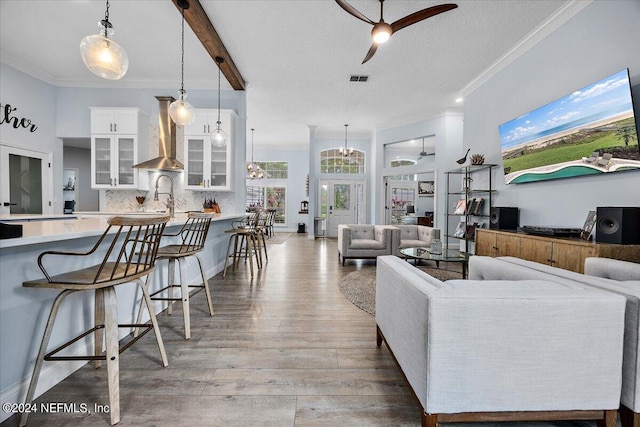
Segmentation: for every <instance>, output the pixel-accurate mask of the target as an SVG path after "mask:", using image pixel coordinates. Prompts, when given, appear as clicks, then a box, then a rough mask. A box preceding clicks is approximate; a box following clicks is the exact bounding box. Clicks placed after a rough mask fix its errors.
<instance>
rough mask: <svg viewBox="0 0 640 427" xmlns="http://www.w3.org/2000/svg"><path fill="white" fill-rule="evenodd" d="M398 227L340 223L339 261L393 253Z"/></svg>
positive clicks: (343, 261)
mask: <svg viewBox="0 0 640 427" xmlns="http://www.w3.org/2000/svg"><path fill="white" fill-rule="evenodd" d="M397 232H398V229H397V228H395V227H392V226H389V225H364V224H357V225H356V224H349V225H345V224H341V225H338V261H340V258H342V265H344V263H345V260H346V259H350V258H376V257H378V256H380V255H389V254H391V253H393V246H392V245H393V243H394V242H395V238H394V237H393V234H395V233H397Z"/></svg>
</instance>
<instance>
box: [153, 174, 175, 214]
mask: <svg viewBox="0 0 640 427" xmlns="http://www.w3.org/2000/svg"><path fill="white" fill-rule="evenodd" d="M163 176H164V177H166V178H168V179H169V182H171V189H170V190H169V192H168V193H158V183H159V182H160V178H162V177H163ZM160 194H166V195H168V196H169V198H168V199H167V201H166V202H165V205H166V206H167V209H169V215H170V216H171V218H174V217H175V200H174V198H173V179H172V178H171V177H170V176H169V175H167V174H165V173H163V174H162V175H159V176H158V178H156V191H154V193H153V200H154V201H156V202H157V201H158V200H159V199H158V195H160Z"/></svg>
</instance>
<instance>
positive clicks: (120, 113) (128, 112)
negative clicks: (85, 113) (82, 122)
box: [91, 107, 146, 135]
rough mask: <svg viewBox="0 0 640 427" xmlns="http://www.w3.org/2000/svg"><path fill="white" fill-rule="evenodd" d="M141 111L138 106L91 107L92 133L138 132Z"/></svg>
mask: <svg viewBox="0 0 640 427" xmlns="http://www.w3.org/2000/svg"><path fill="white" fill-rule="evenodd" d="M140 113H141V111H140V110H139V109H138V108H101V107H94V108H91V133H100V134H118V135H133V134H137V133H138V123H139V115H140ZM145 116H146V115H145Z"/></svg>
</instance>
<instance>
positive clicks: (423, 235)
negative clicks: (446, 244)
mask: <svg viewBox="0 0 640 427" xmlns="http://www.w3.org/2000/svg"><path fill="white" fill-rule="evenodd" d="M394 227H396V228H397V229H398V233H395V235H394V236H395V237H396V241H395V242H394V243H393V252H392V253H391V255H396V256H401V254H400V249H404V248H412V247H419V248H428V247H429V245H431V242H432V241H433V240H435V239H439V238H440V230H439V229H437V228H433V227H427V226H426V225H395V226H394Z"/></svg>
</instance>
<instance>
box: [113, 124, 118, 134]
mask: <svg viewBox="0 0 640 427" xmlns="http://www.w3.org/2000/svg"><path fill="white" fill-rule="evenodd" d="M113 131H114V132H118V124H117V123H114V124H113Z"/></svg>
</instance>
